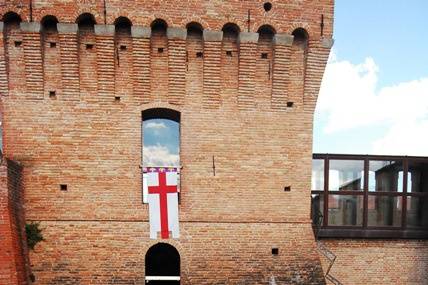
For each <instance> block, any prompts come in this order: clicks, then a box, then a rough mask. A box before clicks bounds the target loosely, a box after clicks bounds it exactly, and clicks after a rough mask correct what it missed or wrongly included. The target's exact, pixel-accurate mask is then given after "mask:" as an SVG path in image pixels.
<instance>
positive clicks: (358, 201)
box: [328, 195, 363, 226]
mask: <svg viewBox="0 0 428 285" xmlns="http://www.w3.org/2000/svg"><path fill="white" fill-rule="evenodd" d="M362 224H363V196H362V195H358V196H355V195H328V225H330V226H361V225H362Z"/></svg>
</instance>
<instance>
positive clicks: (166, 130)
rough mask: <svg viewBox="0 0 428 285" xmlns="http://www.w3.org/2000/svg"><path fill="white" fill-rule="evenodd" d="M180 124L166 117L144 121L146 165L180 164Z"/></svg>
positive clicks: (144, 158) (144, 162) (144, 161)
mask: <svg viewBox="0 0 428 285" xmlns="http://www.w3.org/2000/svg"><path fill="white" fill-rule="evenodd" d="M179 131H180V129H179V124H178V123H177V122H175V121H171V120H165V119H153V120H146V121H144V122H143V140H144V141H143V164H144V166H179V165H180V159H179V147H178V146H179V143H180V139H179Z"/></svg>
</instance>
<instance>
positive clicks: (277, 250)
mask: <svg viewBox="0 0 428 285" xmlns="http://www.w3.org/2000/svg"><path fill="white" fill-rule="evenodd" d="M278 254H279V248H277V247H272V255H278Z"/></svg>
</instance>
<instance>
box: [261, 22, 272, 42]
mask: <svg viewBox="0 0 428 285" xmlns="http://www.w3.org/2000/svg"><path fill="white" fill-rule="evenodd" d="M257 32H258V33H259V41H260V39H261V40H264V41H272V40H273V36H274V35H275V33H276V32H275V29H274V28H273V27H271V26H269V25H263V26H261V27H260V28H259V29H258V30H257Z"/></svg>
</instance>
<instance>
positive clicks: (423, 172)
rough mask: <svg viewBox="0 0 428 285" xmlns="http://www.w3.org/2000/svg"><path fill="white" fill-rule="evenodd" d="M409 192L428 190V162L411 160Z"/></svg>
mask: <svg viewBox="0 0 428 285" xmlns="http://www.w3.org/2000/svg"><path fill="white" fill-rule="evenodd" d="M408 176H409V177H408V179H407V181H408V183H407V192H413V193H414V192H428V162H415V161H414V162H412V161H409V174H408Z"/></svg>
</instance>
